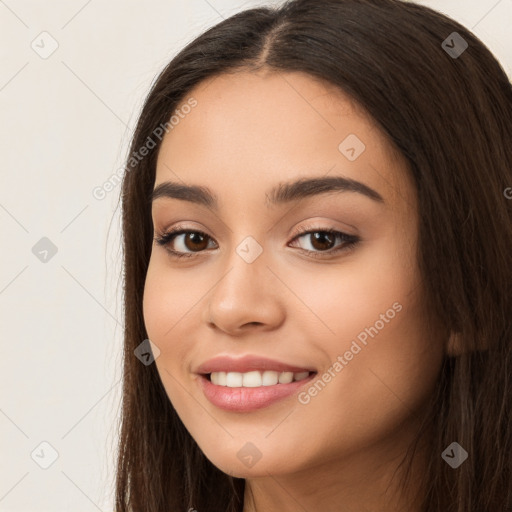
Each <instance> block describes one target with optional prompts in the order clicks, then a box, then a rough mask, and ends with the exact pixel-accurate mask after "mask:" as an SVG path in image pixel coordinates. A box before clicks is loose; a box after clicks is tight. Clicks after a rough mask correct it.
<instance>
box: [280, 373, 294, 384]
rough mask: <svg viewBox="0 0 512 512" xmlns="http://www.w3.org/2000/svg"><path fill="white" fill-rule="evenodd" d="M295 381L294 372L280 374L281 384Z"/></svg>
mask: <svg viewBox="0 0 512 512" xmlns="http://www.w3.org/2000/svg"><path fill="white" fill-rule="evenodd" d="M292 381H293V372H283V373H280V374H279V384H289V383H290V382H292Z"/></svg>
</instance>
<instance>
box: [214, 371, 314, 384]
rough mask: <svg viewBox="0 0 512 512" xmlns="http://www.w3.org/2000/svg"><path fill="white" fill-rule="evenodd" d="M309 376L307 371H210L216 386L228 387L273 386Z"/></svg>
mask: <svg viewBox="0 0 512 512" xmlns="http://www.w3.org/2000/svg"><path fill="white" fill-rule="evenodd" d="M308 376H309V372H297V373H293V372H280V373H279V372H274V371H268V370H266V371H263V372H260V371H258V370H254V371H251V372H246V373H240V372H212V373H211V374H210V379H211V381H212V383H213V384H216V385H217V386H227V387H229V388H241V387H244V388H257V387H260V386H275V385H276V384H277V383H279V384H289V383H290V382H293V381H297V380H303V379H305V378H306V377H308Z"/></svg>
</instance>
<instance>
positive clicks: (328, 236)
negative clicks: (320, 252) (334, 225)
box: [313, 233, 334, 249]
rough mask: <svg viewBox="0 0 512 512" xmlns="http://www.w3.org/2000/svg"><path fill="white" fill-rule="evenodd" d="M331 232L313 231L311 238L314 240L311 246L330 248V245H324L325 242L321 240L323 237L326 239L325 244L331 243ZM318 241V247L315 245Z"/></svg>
mask: <svg viewBox="0 0 512 512" xmlns="http://www.w3.org/2000/svg"><path fill="white" fill-rule="evenodd" d="M333 236H334V235H333V234H332V233H313V238H314V242H315V243H313V247H315V249H330V247H326V246H325V245H326V243H325V242H322V240H323V239H327V245H329V246H330V245H331V244H332V243H333V240H332V238H333ZM318 241H320V247H317V246H316V245H317V243H318Z"/></svg>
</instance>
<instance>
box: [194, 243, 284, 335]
mask: <svg viewBox="0 0 512 512" xmlns="http://www.w3.org/2000/svg"><path fill="white" fill-rule="evenodd" d="M267 263H268V261H267V258H266V257H265V256H264V253H262V254H261V255H260V256H258V257H257V258H256V259H255V260H254V261H252V262H250V263H249V262H248V261H246V260H245V259H244V258H243V257H241V256H240V255H239V254H238V253H237V252H236V251H233V254H231V255H230V257H229V258H227V261H226V264H225V265H222V267H220V266H219V268H222V272H219V278H218V281H217V284H215V285H214V286H213V289H212V290H211V292H210V294H209V296H208V299H207V300H206V302H205V304H206V307H205V308H204V311H203V321H204V322H206V323H207V324H208V326H209V327H211V328H217V329H220V330H221V331H223V332H225V333H227V334H230V335H232V336H240V335H242V334H244V333H245V332H249V331H250V332H253V331H254V329H258V330H260V331H261V330H273V329H276V328H278V327H279V326H280V325H281V324H282V323H283V321H284V317H285V308H284V303H283V297H284V294H285V292H286V288H285V286H284V285H283V284H282V282H281V281H280V280H279V279H277V278H276V275H275V274H276V270H275V269H272V270H271V269H270V268H269V267H268V265H267Z"/></svg>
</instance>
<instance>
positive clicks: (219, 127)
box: [143, 71, 450, 512]
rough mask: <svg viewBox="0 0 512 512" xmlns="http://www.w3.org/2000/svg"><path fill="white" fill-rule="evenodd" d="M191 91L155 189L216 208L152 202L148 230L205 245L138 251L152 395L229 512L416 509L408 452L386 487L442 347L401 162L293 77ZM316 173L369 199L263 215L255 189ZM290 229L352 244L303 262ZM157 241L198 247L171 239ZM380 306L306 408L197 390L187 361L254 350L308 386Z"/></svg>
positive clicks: (317, 86) (335, 102)
mask: <svg viewBox="0 0 512 512" xmlns="http://www.w3.org/2000/svg"><path fill="white" fill-rule="evenodd" d="M191 96H193V97H194V98H195V99H196V100H197V102H198V104H197V106H196V107H195V108H194V109H193V110H192V111H191V113H190V114H188V115H187V116H184V118H183V119H181V120H180V122H179V123H178V124H177V125H176V126H175V127H174V128H173V129H172V130H171V131H169V133H168V134H167V135H166V136H165V138H164V140H163V142H162V146H161V149H160V152H159V155H158V162H157V172H156V180H155V186H157V185H158V184H160V183H162V182H165V181H166V180H172V181H180V182H183V183H186V184H196V185H203V186H207V187H209V188H211V189H212V190H213V191H214V193H215V194H217V196H218V197H219V201H220V209H219V211H218V212H215V211H213V210H211V209H210V208H207V207H205V206H199V205H196V204H193V203H189V202H186V201H183V200H178V199H173V198H159V199H156V200H155V201H154V202H153V209H152V218H153V224H154V229H155V234H161V233H163V232H165V231H166V230H167V229H169V228H171V227H172V226H175V225H177V223H178V222H179V223H180V224H185V225H186V226H185V227H186V228H187V229H190V230H200V231H203V232H205V233H206V234H208V236H209V237H210V238H211V239H210V241H208V239H207V242H205V243H204V245H203V247H204V248H203V249H202V251H203V252H201V253H198V254H196V255H195V256H194V257H192V258H188V259H187V258H181V259H176V258H173V257H172V256H170V254H169V253H168V252H167V251H166V248H164V247H162V246H159V245H157V244H156V243H155V244H154V246H153V250H152V254H151V259H150V263H149V268H148V272H147V278H146V285H145V290H144V300H143V310H144V318H145V324H146V328H147V332H148V336H149V338H150V339H151V340H152V342H153V343H154V344H155V345H157V346H158V348H159V349H160V351H161V353H160V356H159V357H158V358H157V359H156V366H157V369H158V372H159V374H160V376H161V379H162V382H163V385H164V387H165V390H166V392H167V395H168V397H169V399H170V400H171V402H172V404H173V406H174V407H175V409H176V411H177V413H178V415H179V417H180V418H181V420H182V421H183V423H184V425H185V427H186V428H187V430H188V431H189V432H190V434H191V435H192V436H193V438H194V439H195V440H196V441H197V443H198V445H199V447H200V448H201V450H202V451H203V452H204V454H205V455H206V457H208V459H209V460H210V461H211V462H212V463H213V464H214V465H216V466H217V467H218V468H220V469H221V470H222V471H224V472H225V473H228V474H230V475H234V476H237V477H239V478H245V479H246V493H245V503H244V512H254V511H256V510H257V511H263V510H264V511H267V512H273V511H278V510H279V511H280V512H286V511H296V510H307V511H313V510H323V511H330V512H334V511H339V510H340V504H341V503H343V504H344V506H345V508H343V510H346V511H348V512H351V511H356V510H357V511H375V512H376V511H394V512H395V511H397V510H407V511H409V512H414V511H418V510H419V509H418V508H417V507H418V502H417V500H414V498H413V494H414V492H416V491H417V490H418V489H419V487H418V485H419V482H420V479H421V474H422V471H424V468H423V464H424V462H425V459H424V454H425V452H424V451H422V450H420V451H419V452H418V456H417V457H416V459H415V461H416V462H415V465H414V466H413V471H412V472H411V483H410V485H409V487H408V489H407V491H406V492H402V491H400V490H399V488H398V487H397V483H396V478H395V479H392V478H391V477H392V475H393V473H394V472H395V470H396V469H397V466H398V463H399V462H400V460H401V458H402V457H403V455H404V453H405V450H406V449H407V447H408V445H409V443H410V442H411V441H412V440H413V438H414V434H415V433H416V431H417V429H418V421H419V418H420V417H421V412H422V411H423V410H424V407H425V403H426V400H427V399H428V397H429V395H430V394H431V392H432V390H433V387H434V384H435V381H436V379H437V376H438V372H439V369H440V366H441V362H442V358H443V354H444V353H445V351H446V350H449V349H450V347H449V346H447V333H446V332H445V331H444V330H443V329H441V328H440V327H438V326H436V324H435V323H434V322H432V321H431V319H429V318H428V317H427V315H426V313H425V311H424V308H423V307H422V304H421V298H422V287H421V279H420V274H419V271H418V267H417V263H416V252H415V251H416V247H417V235H418V233H417V222H418V212H417V208H416V205H417V197H416V190H415V187H414V183H413V182H412V181H411V178H410V177H409V174H408V170H407V165H406V162H405V161H404V160H403V159H402V158H401V157H400V156H399V155H398V156H396V155H395V154H394V153H393V152H392V147H391V143H390V141H389V140H388V139H387V138H386V137H385V135H384V134H383V132H381V131H380V130H379V128H378V127H377V125H376V124H375V123H374V122H373V121H372V120H371V119H370V118H369V117H368V116H367V115H365V114H364V112H362V111H361V110H360V109H359V108H357V105H356V104H354V103H353V102H352V101H351V100H350V98H349V97H347V96H346V95H345V94H344V93H342V92H341V91H340V90H338V89H337V88H335V87H333V86H332V85H329V84H326V83H323V82H321V81H318V80H316V79H313V78H312V77H310V76H308V75H306V74H303V73H284V74H275V73H268V72H258V73H253V72H246V71H243V72H238V73H234V74H229V75H220V76H218V77H215V78H214V79H212V80H209V81H208V82H206V83H202V84H200V85H199V86H197V87H196V88H195V89H194V90H193V91H190V93H189V94H188V95H187V98H189V97H191ZM187 98H185V100H186V99H187ZM349 134H356V135H357V137H358V138H359V139H360V140H361V141H363V142H364V144H365V146H366V149H365V150H364V151H363V152H362V153H361V154H360V156H359V157H358V158H356V160H354V161H352V162H351V161H349V160H348V159H347V158H346V157H345V156H344V155H343V154H342V153H341V152H340V151H339V150H338V145H339V144H340V142H341V141H343V140H344V139H345V138H346V137H347V136H348V135H349ZM325 175H329V176H335V175H338V176H345V177H349V178H353V179H356V180H358V181H361V182H363V183H365V184H366V185H368V186H370V187H371V188H373V189H374V190H376V191H377V192H378V193H379V194H381V196H382V197H383V199H384V203H378V202H376V201H372V200H371V199H370V198H368V197H365V196H363V195H361V194H357V193H352V192H331V193H329V194H323V195H317V196H312V197H309V198H306V199H302V200H300V201H298V202H295V203H290V204H284V205H279V206H273V207H267V206H266V204H265V192H266V191H267V190H268V189H270V188H271V187H272V186H274V185H276V184H277V183H279V182H284V181H289V180H292V179H296V178H300V177H306V176H307V177H312V176H315V177H323V176H325ZM301 226H308V227H310V226H313V227H314V228H322V229H329V228H334V229H337V230H339V231H341V232H346V233H348V234H357V235H358V236H360V238H361V241H360V242H359V243H358V244H356V245H355V246H354V248H353V249H350V250H347V251H342V252H339V253H337V254H336V255H334V256H331V257H329V256H328V255H325V252H324V253H323V254H324V257H323V259H322V258H314V257H312V256H310V255H308V254H307V253H306V252H305V251H301V249H300V248H301V247H302V248H303V249H305V250H310V251H316V253H317V254H319V255H320V256H322V249H321V247H320V249H319V248H318V245H314V242H313V241H312V238H311V235H303V236H302V237H301V238H300V239H295V241H292V240H293V234H294V230H295V229H296V228H298V227H301ZM247 236H252V237H253V238H254V239H256V240H257V241H258V243H259V244H260V245H261V247H262V249H263V252H262V254H261V255H260V256H259V257H258V258H257V259H256V260H255V261H253V262H252V263H250V264H248V263H247V262H246V261H245V260H244V259H242V258H241V257H240V256H239V255H238V254H237V252H236V248H237V246H238V245H239V244H240V242H241V241H242V240H244V239H245V238H246V237H247ZM196 244H197V242H196ZM342 244H343V242H340V241H339V240H336V241H335V246H336V247H339V246H340V245H342ZM171 245H172V248H174V249H176V250H179V251H182V252H193V251H194V250H195V248H196V247H197V245H193V244H192V245H191V244H190V243H189V244H188V246H187V245H186V243H185V237H184V236H183V235H181V236H178V237H177V238H176V239H175V240H174V242H171ZM328 247H331V246H328ZM394 303H399V304H400V305H401V306H402V309H401V311H400V312H397V313H396V315H395V316H394V318H393V319H391V320H389V322H387V323H385V326H384V328H382V329H380V330H379V332H378V334H377V335H376V336H375V337H374V338H370V337H369V338H368V342H367V345H366V346H363V348H362V349H361V351H360V352H358V353H357V355H355V356H354V357H353V359H352V360H350V361H348V362H347V364H346V366H344V367H343V369H342V370H341V371H339V372H334V373H335V375H336V376H335V377H333V378H332V379H331V381H330V382H329V383H328V384H327V385H326V386H325V387H324V388H323V389H322V390H321V391H320V392H318V394H317V395H316V396H314V397H312V398H311V400H310V401H309V403H307V404H302V403H299V401H298V399H297V396H291V397H289V398H286V399H284V400H281V401H280V402H277V403H275V404H273V405H271V406H269V407H266V408H263V409H259V410H257V411H252V412H249V413H236V412H228V411H224V410H221V409H219V408H217V407H215V406H214V405H212V404H211V403H210V402H209V401H208V400H207V399H206V397H205V396H204V395H203V393H202V391H201V389H200V387H199V385H198V382H197V381H198V376H197V375H196V374H195V373H194V369H195V368H196V367H197V366H198V365H199V364H201V363H203V362H205V361H206V360H208V359H210V358H212V357H214V356H217V355H231V356H233V357H237V356H241V355H244V354H253V355H263V356H266V357H269V358H272V359H278V360H282V361H285V362H288V363H290V364H295V365H297V366H300V367H305V366H308V367H311V366H312V367H314V368H317V369H318V375H320V376H321V375H323V373H324V371H326V370H327V369H328V368H332V366H333V363H334V362H335V361H336V360H337V357H338V356H339V355H341V356H343V354H344V353H345V352H346V351H347V350H349V348H350V346H351V343H352V342H353V341H354V340H355V339H356V337H357V336H358V334H360V333H361V331H363V330H364V329H365V327H369V326H373V325H375V323H376V321H377V320H379V319H380V318H381V316H380V315H381V314H384V313H385V312H386V311H387V310H389V309H390V308H392V305H393V304H394ZM427 327H428V328H427ZM360 345H361V344H360ZM308 388H309V386H308ZM308 388H306V389H308ZM247 442H251V443H253V444H254V445H255V446H256V447H257V449H258V451H259V452H260V453H261V458H260V460H259V461H258V462H257V463H256V464H254V465H253V466H252V467H247V465H246V464H245V463H244V462H243V461H242V460H241V459H239V458H238V457H237V452H238V451H239V450H240V449H241V448H242V447H243V446H244V445H245V444H246V443H247Z"/></svg>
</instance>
